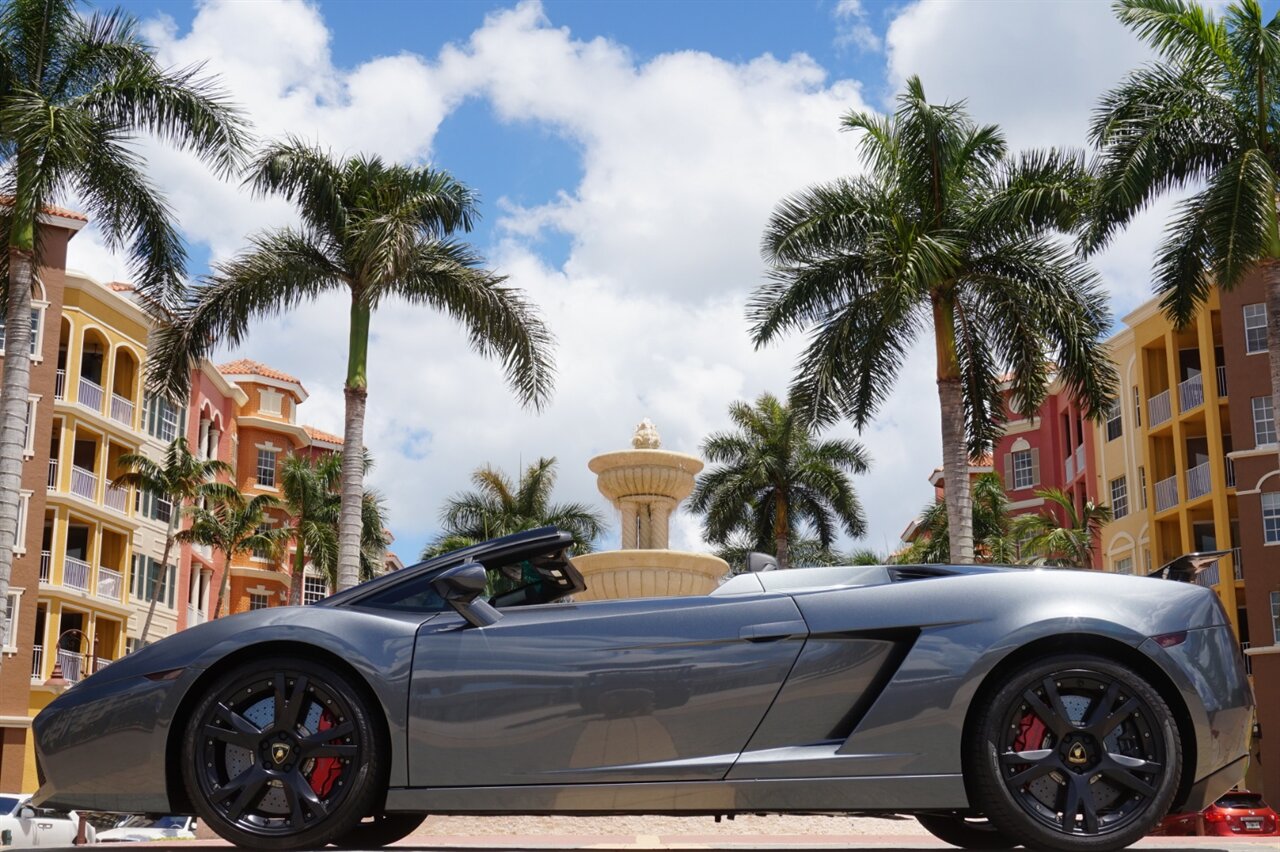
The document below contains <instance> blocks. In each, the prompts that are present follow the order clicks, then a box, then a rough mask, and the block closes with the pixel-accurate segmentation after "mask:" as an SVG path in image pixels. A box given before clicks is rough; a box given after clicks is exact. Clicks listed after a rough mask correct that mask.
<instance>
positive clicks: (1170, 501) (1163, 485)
mask: <svg viewBox="0 0 1280 852" xmlns="http://www.w3.org/2000/svg"><path fill="white" fill-rule="evenodd" d="M1176 505H1178V475H1177V474H1174V475H1173V476H1171V477H1169V478H1168V479H1162V480H1160V481H1159V482H1157V483H1156V511H1157V512H1163V511H1164V510H1165V509H1172V508H1173V507H1174V506H1176Z"/></svg>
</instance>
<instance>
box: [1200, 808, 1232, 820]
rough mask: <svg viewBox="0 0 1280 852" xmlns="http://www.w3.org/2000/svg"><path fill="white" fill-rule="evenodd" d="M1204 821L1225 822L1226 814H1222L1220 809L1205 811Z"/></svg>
mask: <svg viewBox="0 0 1280 852" xmlns="http://www.w3.org/2000/svg"><path fill="white" fill-rule="evenodd" d="M1204 821H1205V822H1226V821H1227V815H1226V814H1224V813H1223V812H1222V811H1213V810H1209V811H1205V812H1204Z"/></svg>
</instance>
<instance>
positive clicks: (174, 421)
mask: <svg viewBox="0 0 1280 852" xmlns="http://www.w3.org/2000/svg"><path fill="white" fill-rule="evenodd" d="M143 404H144V405H145V406H146V409H147V410H146V417H145V418H144V419H145V422H146V426H147V434H148V435H150V436H151V437H153V438H159V439H160V440H161V441H164V442H165V443H166V444H167V443H169V442H170V441H172V440H173V439H174V438H176V437H178V432H179V431H181V430H180V426H181V422H182V411H181V409H179V408H178V406H176V405H174V404H173V403H172V402H170V401H169V400H167V399H165V398H164V397H161V396H155V395H153V394H147V396H146V398H145V400H144V401H143Z"/></svg>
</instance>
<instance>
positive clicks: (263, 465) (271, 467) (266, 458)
mask: <svg viewBox="0 0 1280 852" xmlns="http://www.w3.org/2000/svg"><path fill="white" fill-rule="evenodd" d="M258 484H259V485H261V486H263V487H264V488H275V487H276V451H275V450H264V449H262V448H259V449H258Z"/></svg>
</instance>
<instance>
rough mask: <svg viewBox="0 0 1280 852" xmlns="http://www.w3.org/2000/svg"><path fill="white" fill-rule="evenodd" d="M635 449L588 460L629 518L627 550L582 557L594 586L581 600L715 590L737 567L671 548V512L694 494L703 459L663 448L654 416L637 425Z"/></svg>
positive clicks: (624, 542)
mask: <svg viewBox="0 0 1280 852" xmlns="http://www.w3.org/2000/svg"><path fill="white" fill-rule="evenodd" d="M631 447H632V449H630V450H619V451H617V452H612V453H605V454H604V455H599V456H596V457H595V458H593V459H592V460H591V461H590V462H589V463H588V467H590V468H591V472H592V473H594V474H596V477H597V480H596V486H597V487H598V488H599V489H600V493H601V494H603V495H604V496H605V497H608V498H609V500H610V502H612V503H613V505H614V508H616V509H617V510H618V512H619V513H620V514H621V516H622V549H621V550H611V551H604V552H601V553H588V554H586V555H585V556H577V557H574V560H573V564H574V565H575V566H577V568H578V570H579V571H581V572H582V576H583V577H584V578H585V579H586V581H587V590H586V591H585V592H583V593H582V594H580V595H575V596H574V597H575V599H577V600H605V599H616V598H651V597H661V596H667V595H705V594H707V593H708V592H710V591H711V590H712V589H714V588H715V587H716V585H717V584H718V583H719V581H720V578H721V577H723V576H725V575H726V574H728V573H729V564H728V563H727V562H725V561H724V560H723V559H720V558H718V557H715V556H711V555H710V554H706V553H685V552H682V551H676V550H669V549H668V547H667V545H668V539H669V535H670V524H671V514H672V512H674V511H675V508H676V506H677V505H678V504H679V503H680V501H681V500H683V499H684V498H686V497H688V496H689V493H690V492H691V491H693V480H694V477H695V476H697V475H698V472H699V471H700V470H702V461H701V460H699V459H698V458H696V457H694V456H691V455H687V454H685V453H674V452H671V451H670V450H664V449H662V440H661V438H660V437H659V435H658V430H657V429H656V428H655V427H654V425H653V423H651V422H650V421H649V419H648V418H645V419H644V420H642V421H641V422H640V425H639V426H637V427H636V433H635V436H634V437H633V438H632V439H631Z"/></svg>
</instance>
